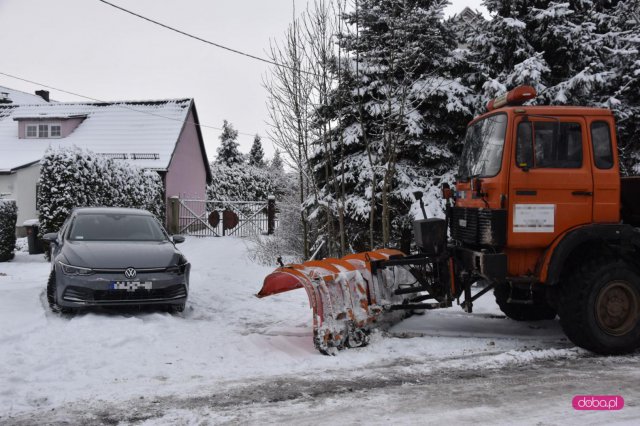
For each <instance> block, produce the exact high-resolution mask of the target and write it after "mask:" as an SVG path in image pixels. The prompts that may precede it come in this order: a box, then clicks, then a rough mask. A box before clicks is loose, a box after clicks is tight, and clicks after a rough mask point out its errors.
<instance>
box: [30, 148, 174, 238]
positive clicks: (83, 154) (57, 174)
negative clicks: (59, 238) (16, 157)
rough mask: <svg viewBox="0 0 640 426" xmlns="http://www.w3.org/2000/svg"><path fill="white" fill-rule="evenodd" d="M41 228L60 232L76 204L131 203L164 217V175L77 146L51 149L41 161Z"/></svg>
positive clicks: (118, 204) (111, 204) (90, 205)
mask: <svg viewBox="0 0 640 426" xmlns="http://www.w3.org/2000/svg"><path fill="white" fill-rule="evenodd" d="M40 164H41V168H40V186H39V191H38V201H39V206H40V207H39V219H40V232H41V234H46V233H47V232H56V231H58V229H60V227H61V226H62V224H63V223H64V220H65V219H66V218H67V216H68V215H69V213H71V211H72V210H73V209H74V208H75V207H131V208H140V209H146V210H149V211H150V212H151V213H153V214H155V215H156V216H157V217H158V219H160V220H161V221H164V190H163V186H162V179H161V178H160V176H159V175H158V174H157V173H155V172H152V171H145V170H142V169H139V168H137V167H134V166H132V165H130V164H126V163H123V162H120V161H116V160H112V159H109V158H104V157H102V156H99V155H96V154H94V153H92V152H90V151H86V150H82V149H80V148H77V147H73V148H62V149H50V150H49V151H47V152H46V153H45V155H44V157H43V158H42V161H41V162H40Z"/></svg>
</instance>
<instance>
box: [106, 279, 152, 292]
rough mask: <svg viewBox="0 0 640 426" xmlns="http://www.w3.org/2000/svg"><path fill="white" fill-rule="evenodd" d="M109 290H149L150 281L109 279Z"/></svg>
mask: <svg viewBox="0 0 640 426" xmlns="http://www.w3.org/2000/svg"><path fill="white" fill-rule="evenodd" d="M110 287H111V290H127V291H136V290H138V289H144V290H151V281H111V286H110Z"/></svg>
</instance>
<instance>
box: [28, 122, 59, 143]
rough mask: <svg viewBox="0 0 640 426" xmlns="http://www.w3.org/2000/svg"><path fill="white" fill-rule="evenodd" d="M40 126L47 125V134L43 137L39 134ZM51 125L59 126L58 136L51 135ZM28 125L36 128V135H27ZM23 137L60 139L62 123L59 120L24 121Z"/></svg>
mask: <svg viewBox="0 0 640 426" xmlns="http://www.w3.org/2000/svg"><path fill="white" fill-rule="evenodd" d="M40 126H47V136H45V137H43V136H40ZM53 126H58V127H60V134H59V135H58V136H51V128H52V127H53ZM29 127H35V128H36V136H29V131H28V129H29ZM24 137H25V138H26V139H60V138H61V137H62V123H60V122H50V123H47V122H45V123H41V122H35V123H26V124H25V126H24Z"/></svg>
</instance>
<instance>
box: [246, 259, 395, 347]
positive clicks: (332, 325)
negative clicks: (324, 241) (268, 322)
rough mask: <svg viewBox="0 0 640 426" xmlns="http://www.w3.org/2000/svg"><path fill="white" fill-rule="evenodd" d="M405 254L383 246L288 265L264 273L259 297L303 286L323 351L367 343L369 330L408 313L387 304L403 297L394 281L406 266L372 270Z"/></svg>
mask: <svg viewBox="0 0 640 426" xmlns="http://www.w3.org/2000/svg"><path fill="white" fill-rule="evenodd" d="M403 256H404V254H403V253H402V252H401V251H398V250H392V249H381V250H375V251H370V252H365V253H358V254H351V255H348V256H345V257H343V258H341V259H334V258H329V259H324V260H318V261H309V262H305V263H301V264H291V265H286V266H283V267H281V268H278V269H276V270H275V271H274V272H273V273H271V274H270V275H268V276H267V277H266V278H265V280H264V284H263V286H262V289H261V290H260V292H259V293H258V294H257V296H258V297H266V296H271V295H274V294H278V293H283V292H285V291H290V290H294V289H297V288H304V289H305V290H306V292H307V295H308V296H309V304H310V305H311V309H312V310H313V335H314V344H315V346H316V348H317V349H318V350H319V351H320V352H322V353H323V354H326V355H333V354H335V353H336V351H337V350H338V349H342V348H344V347H357V346H363V345H364V344H366V343H367V340H368V332H369V330H371V329H372V328H374V327H376V326H377V325H378V324H380V323H381V322H384V323H394V322H397V321H399V320H401V319H402V318H403V316H404V314H403V313H400V312H398V311H387V310H385V309H384V306H385V305H390V304H392V303H398V302H401V301H402V298H401V297H400V296H396V295H395V293H394V290H395V288H396V286H395V285H394V284H395V282H396V281H397V279H398V278H399V277H398V276H396V275H397V274H399V275H403V274H402V273H403V272H405V273H406V271H405V270H404V269H402V268H388V269H384V270H380V271H378V272H377V273H376V274H372V272H371V262H372V261H376V260H387V259H389V258H391V257H393V258H396V257H403ZM396 269H397V271H396Z"/></svg>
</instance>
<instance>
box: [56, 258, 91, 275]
mask: <svg viewBox="0 0 640 426" xmlns="http://www.w3.org/2000/svg"><path fill="white" fill-rule="evenodd" d="M58 263H59V264H60V267H61V268H62V272H64V274H65V275H91V274H93V270H92V269H89V268H82V267H80V266H71V265H67V264H66V263H62V262H60V261H58Z"/></svg>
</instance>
